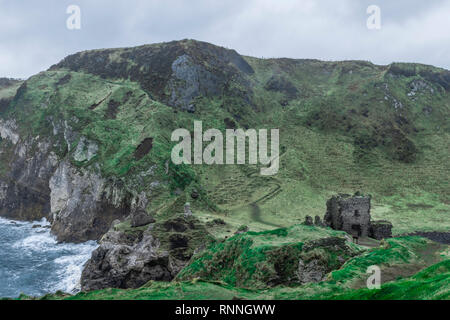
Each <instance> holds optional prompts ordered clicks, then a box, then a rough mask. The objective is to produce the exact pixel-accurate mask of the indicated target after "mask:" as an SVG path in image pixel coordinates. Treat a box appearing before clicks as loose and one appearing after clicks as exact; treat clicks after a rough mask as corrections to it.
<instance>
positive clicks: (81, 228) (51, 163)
mask: <svg viewBox="0 0 450 320" xmlns="http://www.w3.org/2000/svg"><path fill="white" fill-rule="evenodd" d="M16 130H17V125H16V124H15V122H14V121H13V120H8V121H0V132H1V136H2V139H3V140H2V150H1V160H2V161H3V162H2V176H1V178H0V188H1V189H0V190H1V192H0V215H2V216H4V217H7V218H12V219H18V220H38V219H41V218H47V219H48V220H50V221H52V231H53V232H54V234H55V235H56V236H57V238H58V240H59V241H67V242H82V241H86V240H92V239H98V238H99V237H101V236H102V235H103V234H104V233H105V232H106V231H107V230H108V228H109V226H110V225H111V222H112V221H113V220H115V219H117V218H123V217H125V216H126V215H128V214H129V212H130V205H131V200H132V199H131V198H130V197H129V195H128V194H127V193H126V191H125V190H124V189H123V187H122V186H120V185H117V184H115V183H113V182H111V181H106V180H105V179H103V178H102V177H101V175H100V174H97V173H95V172H91V171H89V170H86V169H82V168H81V169H79V168H75V167H74V166H73V165H72V164H71V163H70V161H69V160H67V159H64V158H61V157H58V155H57V154H56V153H55V152H54V150H53V148H52V147H53V145H52V143H51V141H50V140H49V139H47V138H41V137H39V136H36V137H29V138H26V139H22V138H21V137H20V135H19V134H18V133H17V131H16ZM77 156H78V157H80V155H79V153H77V152H75V153H74V158H75V157H77Z"/></svg>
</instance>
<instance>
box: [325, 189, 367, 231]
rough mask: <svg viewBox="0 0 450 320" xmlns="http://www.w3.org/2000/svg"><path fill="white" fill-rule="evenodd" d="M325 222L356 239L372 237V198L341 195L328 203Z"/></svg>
mask: <svg viewBox="0 0 450 320" xmlns="http://www.w3.org/2000/svg"><path fill="white" fill-rule="evenodd" d="M324 222H325V223H326V224H327V225H328V226H330V227H331V228H333V229H335V230H343V231H346V232H347V233H349V234H351V235H353V236H354V237H368V236H370V233H371V230H370V225H371V224H370V196H367V197H366V196H359V195H355V196H351V195H348V194H339V195H337V196H333V197H332V198H331V199H330V200H328V201H327V212H326V214H325V217H324Z"/></svg>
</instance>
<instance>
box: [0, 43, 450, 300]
mask: <svg viewBox="0 0 450 320" xmlns="http://www.w3.org/2000/svg"><path fill="white" fill-rule="evenodd" d="M2 101H3V102H2ZM0 118H1V119H2V120H7V119H14V121H15V123H16V124H17V131H18V132H19V133H20V136H21V137H27V136H33V137H37V136H38V137H39V139H46V140H49V141H50V142H51V143H52V146H53V150H54V152H55V154H56V155H57V156H58V157H59V158H61V159H62V158H65V159H68V160H69V161H70V162H71V163H72V164H73V165H74V166H76V167H78V168H85V169H88V170H91V171H95V172H98V173H100V174H101V175H102V176H103V177H105V178H106V179H110V180H114V181H119V182H120V183H121V185H123V188H124V189H126V190H127V191H129V192H130V193H131V194H140V193H145V194H146V196H147V198H148V200H149V202H148V206H147V211H148V212H149V213H152V214H153V215H154V216H155V217H156V218H157V219H161V218H164V217H166V216H167V215H168V214H172V213H174V212H182V211H183V205H184V203H185V202H187V201H188V202H190V203H191V207H192V210H193V212H194V215H195V216H196V217H198V218H199V219H200V220H201V221H202V222H204V223H206V224H207V225H208V226H209V231H210V232H211V233H212V234H213V235H214V236H215V237H216V238H217V239H218V240H224V242H219V243H216V244H215V246H214V247H211V248H209V249H208V250H209V251H206V252H205V253H203V255H201V256H199V257H198V260H197V261H194V262H193V263H192V264H190V265H189V266H188V267H186V269H185V270H183V272H182V273H181V274H180V279H179V280H180V281H181V280H182V281H181V282H174V283H171V284H162V283H156V284H155V283H154V284H152V283H150V284H149V285H148V286H146V287H145V288H142V289H139V290H134V291H120V290H107V291H102V292H96V293H89V294H80V295H78V296H76V297H74V298H95V297H97V298H108V299H109V298H120V297H122V298H151V299H153V298H175V297H178V295H181V297H183V298H202V297H203V298H205V297H216V298H232V297H233V296H242V297H250V298H290V299H291V298H292V299H298V298H330V297H331V296H333V295H334V294H335V293H336V292H337V290H338V289H337V288H338V287H337V284H336V283H337V282H342V281H343V282H345V285H346V286H347V285H348V288H349V290H350V289H357V287H358V286H360V284H359V285H358V286H357V287H354V284H353V281H356V280H355V279H357V278H358V277H359V275H361V274H362V273H364V270H363V267H365V266H366V264H367V263H369V262H370V263H378V262H380V263H385V262H386V263H387V265H389V263H390V262H388V261H391V260H392V261H395V263H394V265H396V266H397V265H399V266H400V265H402V266H403V267H404V265H403V262H402V261H404V262H408V265H409V267H410V269H408V268H409V267H408V268H406V270H407V271H408V272H407V275H403V273H401V272H400V273H399V276H407V277H411V276H412V275H413V274H414V273H416V272H418V271H419V270H420V269H421V268H424V267H426V266H428V265H430V263H429V262H426V263H425V262H423V261H422V262H420V261H419V262H420V263H419V262H417V261H416V260H417V259H419V260H420V259H422V258H420V257H419V256H420V254H419V253H418V252H422V251H420V250H422V249H423V248H422V249H420V248H419V247H421V246H425V247H429V246H431V244H429V243H428V242H426V241H425V240H417V239H409V238H404V239H403V240H390V241H389V244H390V248H389V249H376V250H374V251H370V252H367V253H364V255H363V256H362V257H363V258H361V257H360V258H358V257H355V258H352V259H350V260H348V261H347V262H346V263H345V265H344V266H342V268H344V269H341V270H337V271H333V272H332V273H330V274H331V276H330V277H331V278H330V279H329V280H327V281H326V282H325V283H323V282H322V283H320V284H314V285H306V286H304V287H302V288H301V289H298V288H294V289H293V288H289V287H285V288H270V289H265V290H264V291H262V292H255V291H247V289H243V288H249V287H261V286H263V284H264V283H267V281H268V279H266V278H263V277H260V276H259V274H258V272H260V273H261V272H262V271H261V270H263V269H258V268H264V267H267V266H268V267H269V269H270V268H273V265H274V264H270V263H269V264H267V263H266V262H267V260H266V259H267V256H266V254H267V253H268V252H270V251H271V250H274V246H275V247H276V248H277V250H281V249H279V248H280V246H281V248H284V247H283V245H284V243H288V244H289V245H288V247H287V248H288V249H286V248H284V249H282V250H285V249H286V252H284V251H283V252H284V253H286V255H285V257H286V259H288V260H289V259H290V257H291V256H290V255H289V254H290V253H289V252H291V251H295V250H298V251H299V252H300V251H301V248H302V245H303V244H304V243H305V242H306V241H311V240H314V238H316V237H319V238H327V237H332V236H338V235H336V234H334V233H333V232H332V231H330V230H315V232H310V230H307V229H304V227H298V226H294V225H298V224H299V223H300V222H302V221H303V220H304V218H305V216H306V215H310V216H315V215H319V216H321V217H322V216H323V215H324V213H325V209H326V208H325V203H326V200H327V199H328V198H329V197H330V196H331V195H333V194H335V193H339V192H344V193H354V192H355V191H361V192H363V193H365V194H371V195H372V216H373V218H374V219H377V220H378V219H386V220H389V221H391V222H392V224H393V233H394V235H401V234H405V233H410V232H414V231H448V230H450V193H449V177H450V166H449V160H450V158H449V150H450V139H449V138H450V121H449V119H450V72H449V71H448V70H444V69H440V68H435V67H432V66H426V65H419V64H405V63H393V64H391V65H387V66H378V65H374V64H372V63H370V62H365V61H344V62H323V61H317V60H293V59H257V58H253V57H242V56H240V55H239V54H237V53H236V52H235V51H233V50H227V49H224V48H220V47H216V46H213V45H210V44H207V43H203V42H198V41H193V40H184V41H179V42H170V43H163V44H155V45H148V46H141V47H136V48H123V49H108V50H94V51H88V52H81V53H77V54H75V55H71V56H69V57H67V58H66V59H64V60H63V61H61V62H60V63H58V64H56V65H54V66H53V67H51V68H50V69H49V70H47V71H44V72H41V73H39V74H37V75H35V76H33V77H31V78H30V79H28V80H26V81H25V82H14V83H13V84H11V83H8V84H5V85H4V86H3V85H2V86H0ZM196 120H201V121H203V130H207V129H209V128H217V129H219V130H221V131H222V132H224V131H225V129H227V128H244V129H247V128H254V129H261V128H266V129H271V128H278V129H280V154H281V156H280V170H279V172H278V174H277V175H275V176H269V177H263V176H261V175H260V174H259V166H257V165H223V166H219V165H212V166H208V165H192V166H188V165H179V166H176V165H173V164H172V163H171V161H170V153H171V149H172V147H173V146H174V145H175V143H174V142H171V141H170V136H171V133H172V131H173V130H175V129H177V128H186V129H188V130H190V131H191V132H192V131H193V123H194V121H196ZM58 128H65V129H64V130H56V129H58ZM67 130H69V131H73V132H75V133H76V134H74V135H72V139H68V134H66V133H67ZM39 139H36V140H35V141H34V142H33V143H35V144H36V146H35V147H36V148H38V142H39ZM85 141H91V142H94V143H95V145H96V146H98V149H96V152H95V154H94V155H93V157H92V158H89V159H86V158H81V159H82V160H81V161H80V160H77V159H80V157H78V156H77V153H79V152H80V148H81V149H83V150H81V151H82V152H87V150H85V149H86V148H87V145H86V144H85ZM0 144H1V149H2V152H1V153H0V160H1V167H0V175H2V176H3V175H6V174H7V173H8V170H10V167H9V164H8V159H9V155H10V154H11V153H13V152H14V146H12V145H11V143H10V142H9V141H7V140H6V139H3V140H2V141H1V142H0ZM36 150H37V149H36ZM193 195H195V196H193ZM218 219H220V220H218ZM217 221H223V223H222V222H221V223H216V222H217ZM241 226H248V227H249V229H250V231H251V232H250V233H246V234H244V235H238V236H233V234H234V232H235V231H236V230H237V229H238V228H240V227H241ZM293 226H294V227H293ZM276 228H282V229H277V230H278V231H269V230H274V229H276ZM341 236H342V235H341ZM309 237H310V238H311V239H310V238H309ZM338 237H339V236H338ZM424 241H425V242H424ZM235 248H239V250H240V251H238V252H234V251H232V249H233V250H234V249H235ZM435 249H436V248H435ZM349 250H350V249H349ZM352 250H357V248H353V249H352ZM377 250H378V251H377ZM417 250H418V251H417ZM423 250H425V249H423ZM430 250H431V249H430ZM325 251H326V250H325ZM425 251H426V250H425ZM299 252H294V253H293V255H292V256H297V253H298V254H299ZM353 253H354V252H351V250H350V251H349V252H347V253H346V255H345V260H347V259H348V258H350V257H351V256H353ZM322 254H323V257H324V258H325V260H326V263H327V264H329V265H333V261H334V260H333V259H335V258H336V256H335V255H334V254H333V253H330V252H322ZM417 255H419V256H417ZM227 257H228V258H229V260H226V268H224V269H223V270H217V269H216V267H217V265H216V263H217V261H219V260H220V261H221V259H226V258H227ZM233 259H234V260H233ZM358 259H363V260H361V261H360V260H358ZM372 260H373V261H372ZM416 262H417V263H416ZM434 262H436V261H434ZM335 267H336V268H338V267H340V266H338V265H336V266H335ZM212 270H215V271H217V272H212ZM258 270H259V271H258ZM342 270H344V271H342ZM427 270H428V271H424V272H425V273H419V274H417V275H416V276H414V277H415V278H405V279H403V280H399V281H398V282H395V284H392V285H390V284H386V285H385V286H384V287H383V290H384V291H381V293H378V294H379V296H374V295H373V293H371V292H368V291H364V290H362V291H355V292H353V291H352V292H350V293H348V295H347V293H344V295H343V296H342V297H343V298H347V297H360V298H365V297H367V298H369V297H375V298H384V297H394V298H402V297H405V296H404V295H402V294H403V293H402V292H404V291H405V290H406V288H410V287H411V286H414V284H413V282H414V281H416V283H423V285H424V286H425V287H426V288H428V289H426V290H428V291H426V292H424V293H423V294H422V293H420V292H418V291H414V290H413V291H412V293H411V295H410V297H419V298H439V297H448V292H447V291H444V292H441V291H438V289H436V288H435V287H434V285H431V284H430V283H431V282H430V281H431V280H430V279H433V281H436V283H440V284H445V281H446V280H445V275H448V264H446V263H444V264H441V265H438V267H436V268H435V269H427ZM433 270H435V271H433ZM265 271H267V270H265ZM265 271H264V272H265ZM269 271H270V272H274V270H272V269H270V270H269ZM291 271H292V270H291ZM328 271H330V270H328ZM270 272H269V273H270ZM396 272H397V271H395V272H394V271H393V274H397V273H396ZM427 272H428V273H427ZM198 277H200V278H201V279H202V280H196V278H198ZM346 277H350V278H348V279H347V278H346ZM191 279H192V281H190V280H191ZM188 280H189V281H188ZM238 287H239V288H238ZM202 292H204V293H202ZM389 292H391V293H389ZM414 292H415V293H414ZM210 295H211V296H210ZM339 297H341V296H339ZM408 297H409V296H408Z"/></svg>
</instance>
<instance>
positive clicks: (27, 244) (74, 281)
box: [0, 218, 98, 296]
mask: <svg viewBox="0 0 450 320" xmlns="http://www.w3.org/2000/svg"><path fill="white" fill-rule="evenodd" d="M49 225H50V224H49V222H48V221H46V220H41V221H35V222H16V221H12V220H7V219H3V218H0V228H1V230H3V234H2V235H3V236H4V237H5V239H6V240H9V241H10V242H7V243H4V246H5V248H4V249H5V250H4V253H3V255H2V252H0V262H1V261H4V262H6V264H5V263H4V264H3V265H4V266H5V269H1V268H0V274H3V275H6V274H8V275H10V276H11V275H14V277H10V278H9V280H5V281H3V282H4V283H3V282H2V281H1V279H0V283H1V284H2V285H3V286H4V291H5V294H3V296H12V295H13V294H15V293H14V292H25V293H27V294H36V293H37V294H43V293H51V292H56V291H63V292H67V293H75V292H77V291H78V290H79V289H80V277H81V272H82V270H83V266H84V264H85V263H86V262H87V260H88V259H89V258H90V256H91V253H92V251H93V250H95V249H96V248H97V247H98V245H97V243H96V242H95V241H89V242H85V243H81V244H71V243H58V242H57V240H56V238H55V237H54V236H53V235H52V234H51V233H50V229H49V228H48V226H49ZM5 259H6V260H5ZM8 266H10V267H8ZM17 266H18V267H17ZM24 266H26V267H24ZM30 275H31V279H34V280H33V281H35V284H33V283H30V282H29V280H26V285H27V288H25V289H24V288H23V287H22V286H23V284H22V285H21V283H23V282H22V281H25V280H22V279H21V278H23V279H30ZM14 285H17V286H18V287H17V288H13V287H14ZM7 287H9V288H7ZM6 289H8V290H6ZM0 293H2V288H0ZM0 296H2V295H1V294H0Z"/></svg>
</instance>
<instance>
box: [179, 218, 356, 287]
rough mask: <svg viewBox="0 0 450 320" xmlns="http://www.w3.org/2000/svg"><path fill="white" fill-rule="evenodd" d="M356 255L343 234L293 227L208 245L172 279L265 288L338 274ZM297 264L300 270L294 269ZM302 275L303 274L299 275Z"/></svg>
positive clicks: (251, 234)
mask: <svg viewBox="0 0 450 320" xmlns="http://www.w3.org/2000/svg"><path fill="white" fill-rule="evenodd" d="M357 253H358V249H357V248H356V247H355V246H354V245H352V244H351V243H348V240H347V238H346V237H345V234H344V233H343V232H337V231H333V230H331V229H323V228H316V227H310V226H304V225H296V226H294V227H291V228H283V229H276V230H273V231H263V232H247V233H244V234H238V235H235V236H233V237H232V238H230V239H227V240H225V241H223V242H219V243H217V244H214V245H212V246H211V247H209V248H208V249H207V250H205V251H203V252H201V253H200V254H198V255H197V256H195V257H194V258H193V262H192V263H191V264H189V265H188V266H187V267H185V268H184V269H183V270H182V271H181V272H180V274H179V275H178V276H177V279H178V280H180V281H183V280H190V279H195V278H200V279H202V280H214V281H223V282H224V283H227V284H230V285H232V286H235V287H245V288H265V287H270V286H276V285H279V284H284V285H290V284H296V283H297V284H298V283H302V282H308V281H313V280H312V279H310V277H313V275H310V276H309V277H308V276H304V274H302V270H299V268H300V269H302V268H304V269H308V267H305V265H306V266H309V268H312V269H315V270H309V272H315V271H316V272H318V273H319V274H317V275H315V276H317V277H319V278H321V277H323V276H324V274H326V273H328V272H329V271H331V270H333V269H337V268H339V267H340V266H341V265H342V264H343V263H344V261H346V260H347V259H348V258H349V257H351V256H353V255H356V254H357ZM299 261H302V262H301V263H302V264H303V265H302V266H300V265H299V263H300V262H299ZM303 272H304V273H305V274H306V273H307V272H308V270H304V271H303Z"/></svg>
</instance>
